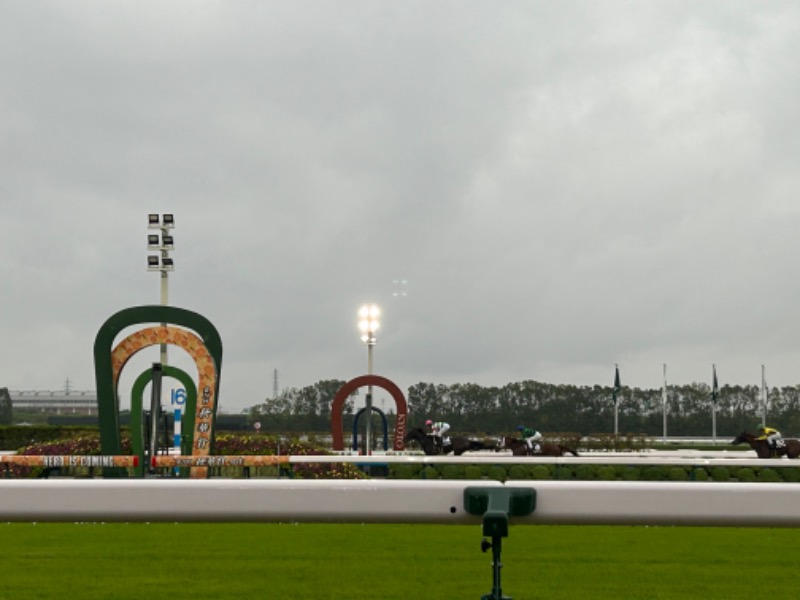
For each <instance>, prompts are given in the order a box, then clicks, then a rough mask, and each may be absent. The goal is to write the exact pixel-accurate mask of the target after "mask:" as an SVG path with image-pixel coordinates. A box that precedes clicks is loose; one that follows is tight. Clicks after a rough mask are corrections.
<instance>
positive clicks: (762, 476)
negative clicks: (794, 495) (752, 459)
mask: <svg viewBox="0 0 800 600" xmlns="http://www.w3.org/2000/svg"><path fill="white" fill-rule="evenodd" d="M758 480H759V481H765V482H769V483H779V482H781V481H783V478H782V477H781V475H780V473H778V472H777V471H776V470H775V469H761V472H760V473H759V474H758Z"/></svg>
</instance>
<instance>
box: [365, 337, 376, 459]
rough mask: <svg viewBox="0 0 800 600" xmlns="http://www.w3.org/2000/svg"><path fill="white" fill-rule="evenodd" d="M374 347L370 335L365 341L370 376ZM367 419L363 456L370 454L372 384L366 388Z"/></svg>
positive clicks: (373, 341) (373, 340)
mask: <svg viewBox="0 0 800 600" xmlns="http://www.w3.org/2000/svg"><path fill="white" fill-rule="evenodd" d="M374 346H375V339H374V338H373V337H372V334H370V338H369V339H368V340H367V374H368V375H372V349H373V348H374ZM364 412H365V413H366V417H367V424H366V432H365V435H364V441H365V444H366V446H367V448H366V451H365V452H364V453H365V454H367V455H369V454H372V384H370V385H369V386H367V410H365V411H364Z"/></svg>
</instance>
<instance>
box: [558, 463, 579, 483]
mask: <svg viewBox="0 0 800 600" xmlns="http://www.w3.org/2000/svg"><path fill="white" fill-rule="evenodd" d="M575 478H576V477H575V467H570V466H565V465H556V470H555V471H554V472H553V479H558V480H561V481H565V480H572V479H575Z"/></svg>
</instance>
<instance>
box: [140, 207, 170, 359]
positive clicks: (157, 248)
mask: <svg viewBox="0 0 800 600" xmlns="http://www.w3.org/2000/svg"><path fill="white" fill-rule="evenodd" d="M147 222H148V223H147V228H148V229H149V230H153V229H160V230H161V235H160V236H159V234H157V233H149V234H147V250H148V251H150V252H158V253H159V254H148V255H147V270H148V271H158V272H160V273H161V306H166V305H167V304H168V303H169V286H168V281H169V279H168V277H167V273H169V272H170V271H174V270H175V263H174V262H173V260H172V258H171V257H170V255H169V253H170V251H172V250H174V249H175V239H174V238H173V236H172V233H171V232H172V230H173V229H174V228H175V216H174V215H172V214H164V215H159V214H157V213H156V214H153V213H151V214H149V215H147ZM162 325H163V326H164V327H166V323H162ZM161 364H162V365H166V364H167V345H166V344H161Z"/></svg>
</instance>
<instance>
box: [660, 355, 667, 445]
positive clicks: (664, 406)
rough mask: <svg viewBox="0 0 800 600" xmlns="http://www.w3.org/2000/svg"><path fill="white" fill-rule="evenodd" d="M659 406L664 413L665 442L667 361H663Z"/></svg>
mask: <svg viewBox="0 0 800 600" xmlns="http://www.w3.org/2000/svg"><path fill="white" fill-rule="evenodd" d="M661 407H662V411H663V413H664V436H663V437H664V439H663V441H664V443H666V442H667V363H664V387H663V388H662V389H661Z"/></svg>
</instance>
